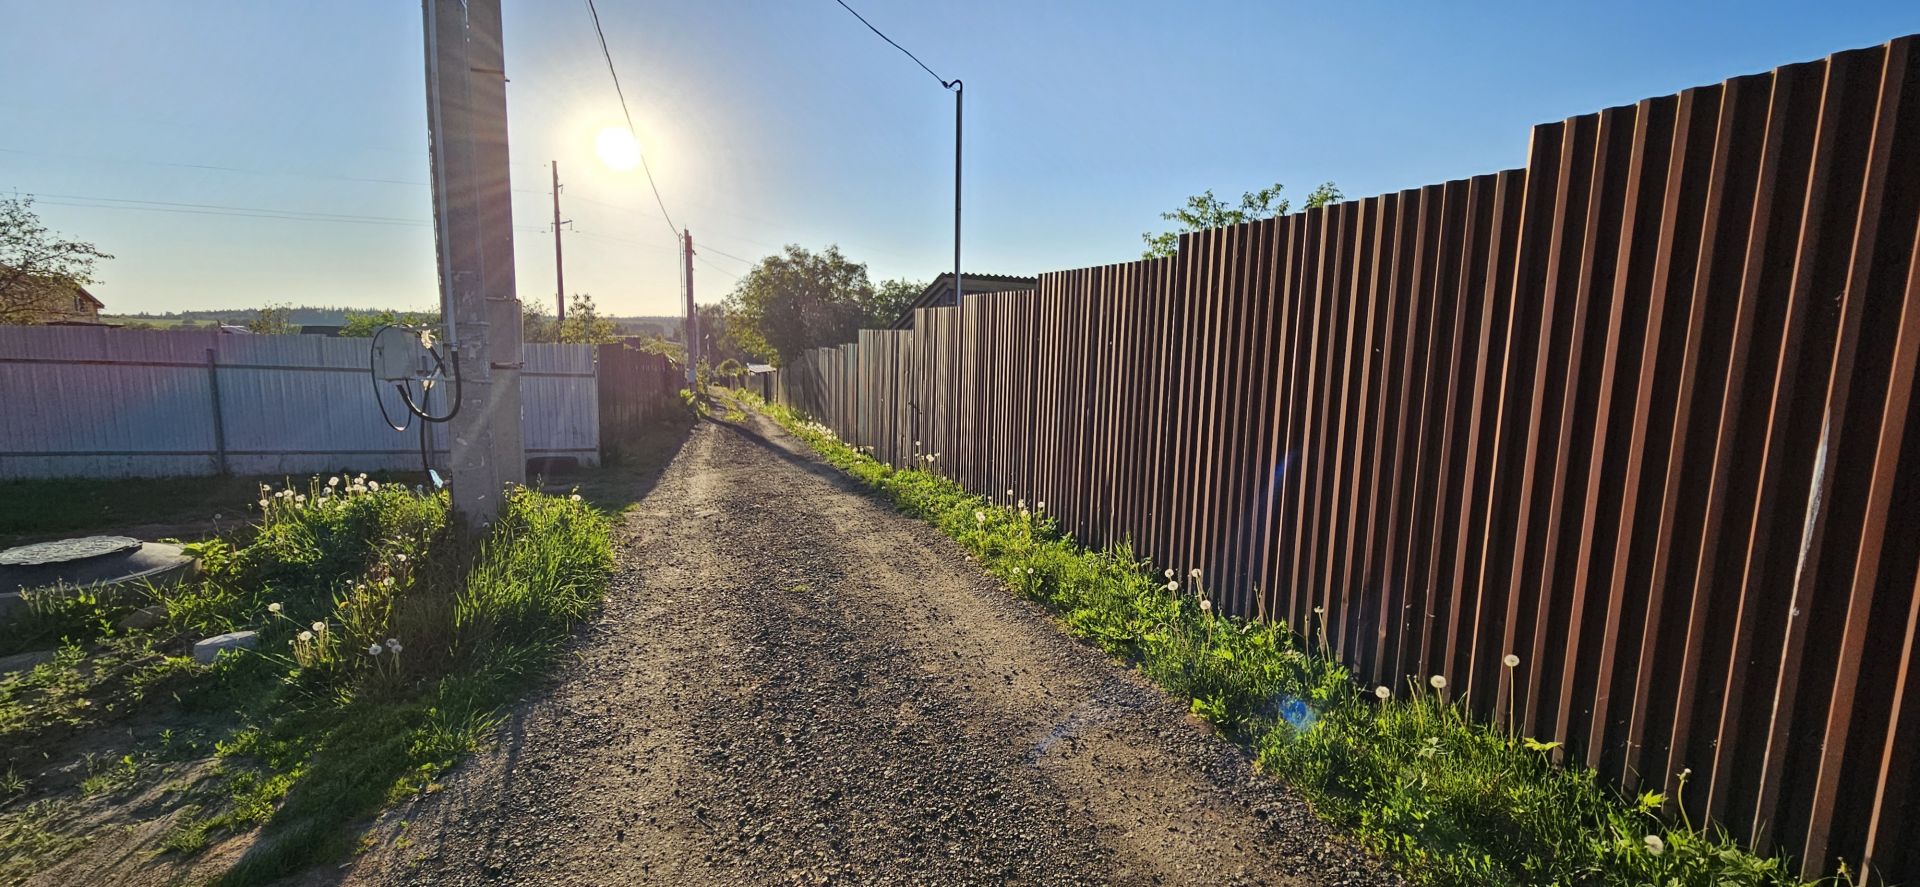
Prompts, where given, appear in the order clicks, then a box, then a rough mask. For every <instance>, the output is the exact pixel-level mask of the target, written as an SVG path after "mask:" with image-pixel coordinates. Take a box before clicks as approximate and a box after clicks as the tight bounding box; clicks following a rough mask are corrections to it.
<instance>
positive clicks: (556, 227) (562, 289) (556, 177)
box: [551, 160, 567, 323]
mask: <svg viewBox="0 0 1920 887" xmlns="http://www.w3.org/2000/svg"><path fill="white" fill-rule="evenodd" d="M551 163H552V165H553V291H554V293H555V294H556V295H555V296H554V301H555V304H556V306H557V307H556V308H555V311H554V322H555V323H566V322H567V275H566V272H565V271H564V270H562V268H561V263H560V226H561V225H565V224H567V223H566V222H562V221H560V161H558V160H555V161H551Z"/></svg>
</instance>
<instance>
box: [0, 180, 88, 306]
mask: <svg viewBox="0 0 1920 887" xmlns="http://www.w3.org/2000/svg"><path fill="white" fill-rule="evenodd" d="M111 258H113V256H111V255H109V254H107V253H104V252H101V251H100V248H99V247H96V246H94V245H93V244H91V243H86V242H84V241H79V240H67V239H65V238H63V237H61V236H60V235H58V234H55V233H54V232H52V231H50V230H48V229H47V226H46V225H44V224H41V222H40V216H39V215H38V214H37V213H35V212H34V211H33V198H31V197H26V198H19V199H15V198H4V199H0V323H37V322H39V321H40V319H41V318H42V317H44V316H45V313H46V310H47V304H48V300H49V298H60V297H63V296H67V297H68V298H70V296H68V294H67V292H66V291H68V290H71V289H73V288H74V287H81V286H86V285H87V284H90V283H93V282H94V281H95V278H94V276H93V268H94V263H96V262H98V261H99V260H101V259H111ZM58 304H65V301H64V300H63V301H62V302H60V303H58Z"/></svg>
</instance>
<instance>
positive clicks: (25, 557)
mask: <svg viewBox="0 0 1920 887" xmlns="http://www.w3.org/2000/svg"><path fill="white" fill-rule="evenodd" d="M139 547H140V540H138V539H134V538H131V537H128V536H81V537H80V538H78V539H57V540H55V541H52V542H36V543H34V544H32V545H22V546H20V547H18V548H9V549H7V550H5V551H0V566H6V567H27V566H37V565H40V564H64V563H71V562H73V561H78V560H86V559H87V558H90V557H100V556H102V555H108V554H120V553H122V552H127V551H133V550H134V549H137V548H139Z"/></svg>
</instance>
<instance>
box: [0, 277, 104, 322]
mask: <svg viewBox="0 0 1920 887" xmlns="http://www.w3.org/2000/svg"><path fill="white" fill-rule="evenodd" d="M29 279H33V278H29ZM38 289H39V292H38V293H37V294H36V295H35V296H34V297H33V299H32V304H31V305H28V306H25V309H24V310H22V311H9V312H8V313H9V314H10V315H12V320H13V321H14V322H16V323H58V324H70V325H87V324H97V323H100V322H101V320H100V309H102V308H105V307H107V306H106V305H105V304H104V303H102V302H101V301H100V300H99V299H96V298H94V296H93V294H92V293H90V292H87V288H86V287H84V286H81V285H79V284H77V283H65V282H61V281H54V280H43V281H41V283H40V286H39V288H38ZM11 301H12V299H11V297H9V302H11ZM9 307H13V306H11V305H10V306H9Z"/></svg>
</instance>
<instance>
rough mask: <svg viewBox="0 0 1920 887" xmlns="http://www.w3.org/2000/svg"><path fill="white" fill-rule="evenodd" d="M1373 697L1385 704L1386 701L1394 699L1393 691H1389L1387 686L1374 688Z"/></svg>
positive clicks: (1382, 685)
mask: <svg viewBox="0 0 1920 887" xmlns="http://www.w3.org/2000/svg"><path fill="white" fill-rule="evenodd" d="M1373 695H1374V697H1375V698H1377V699H1379V700H1380V701H1382V702H1385V701H1386V700H1388V699H1392V698H1393V691H1392V690H1389V689H1387V685H1386V684H1381V685H1380V686H1378V687H1375V688H1373Z"/></svg>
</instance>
